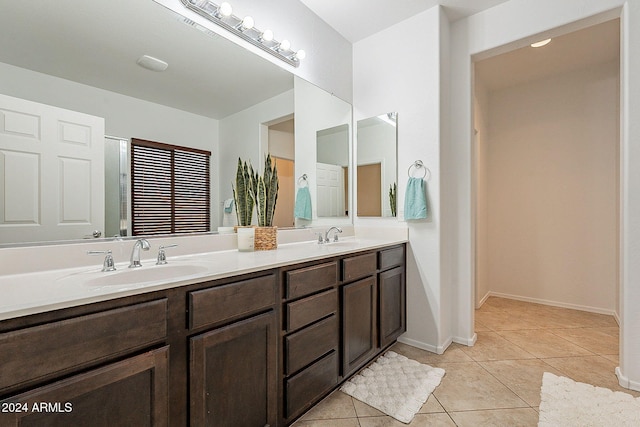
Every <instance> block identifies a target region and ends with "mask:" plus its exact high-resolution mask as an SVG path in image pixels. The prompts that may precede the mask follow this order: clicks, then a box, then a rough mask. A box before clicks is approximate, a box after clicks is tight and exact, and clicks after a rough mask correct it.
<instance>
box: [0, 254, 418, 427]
mask: <svg viewBox="0 0 640 427" xmlns="http://www.w3.org/2000/svg"><path fill="white" fill-rule="evenodd" d="M341 243H342V242H341ZM305 245H311V243H305ZM328 246H330V245H328ZM305 248H306V246H305ZM334 248H338V249H334ZM339 248H340V246H337V245H336V246H334V247H333V248H329V249H325V248H314V249H313V250H314V251H316V253H317V254H316V255H315V256H313V257H311V258H312V259H310V258H309V257H306V258H304V257H303V259H300V260H299V261H298V262H287V263H286V264H283V263H274V264H273V265H271V266H269V265H267V264H264V265H263V266H262V267H260V268H255V269H252V271H250V272H248V273H243V274H231V275H225V277H219V276H216V275H210V276H206V274H205V275H204V277H203V278H201V279H198V280H195V279H193V280H189V281H186V282H184V281H182V282H177V285H175V286H173V287H171V286H169V285H170V284H167V285H163V288H162V289H158V290H153V291H141V292H143V293H137V294H133V295H128V296H122V297H118V298H115V299H114V298H111V299H107V300H104V301H98V302H94V303H91V304H83V305H75V306H70V307H67V308H62V309H58V310H53V311H46V312H42V313H37V314H31V315H28V316H21V317H15V318H9V319H5V320H3V321H1V322H0V425H1V426H13V425H22V426H28V425H42V423H43V422H44V421H45V420H46V423H47V425H52V426H57V425H60V426H68V425H92V426H114V425H136V426H144V425H153V426H167V425H171V426H186V425H191V426H204V425H207V426H214V425H215V426H234V427H235V426H260V427H262V426H265V425H270V426H285V425H288V424H291V423H292V422H293V421H294V420H295V419H297V418H298V417H300V416H301V415H302V414H304V412H306V411H307V410H308V409H309V408H311V407H312V406H313V405H314V404H316V403H317V402H318V401H319V400H320V399H322V398H323V397H324V396H326V395H327V394H328V393H330V392H331V391H332V390H334V389H335V388H336V387H338V386H339V384H341V383H342V382H343V381H344V380H345V379H346V378H347V377H349V376H351V375H353V374H354V373H355V372H357V370H358V369H360V368H362V367H363V366H365V365H366V364H367V363H368V362H370V361H372V360H373V359H374V358H375V357H376V356H377V355H379V354H380V353H381V352H382V351H383V350H384V349H385V348H387V347H388V346H389V345H391V344H392V343H393V342H394V341H395V340H396V338H397V337H398V336H399V335H400V334H402V333H403V332H404V331H405V329H406V321H405V318H406V315H405V304H406V293H405V292H406V291H405V250H406V249H405V244H404V243H402V242H401V243H398V242H394V243H392V244H382V245H381V244H377V245H359V246H357V245H356V246H352V247H350V246H349V245H345V246H344V248H346V249H339ZM354 248H355V249H354ZM283 250H285V251H286V250H287V249H283ZM289 250H290V251H291V252H292V253H294V252H299V251H300V250H299V249H298V250H296V248H294V249H289ZM278 251H281V249H278ZM278 251H273V252H278ZM303 252H304V251H303ZM318 253H319V255H318ZM243 255H245V254H240V253H231V254H229V253H227V254H226V255H224V256H227V257H229V256H236V257H242V256H243ZM212 256H215V255H212ZM170 262H171V260H170ZM143 268H144V267H143ZM150 268H153V267H150ZM124 274H126V273H124Z"/></svg>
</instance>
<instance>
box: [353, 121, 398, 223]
mask: <svg viewBox="0 0 640 427" xmlns="http://www.w3.org/2000/svg"><path fill="white" fill-rule="evenodd" d="M397 125H398V115H397V113H395V112H392V113H386V114H382V115H380V116H376V117H370V118H367V119H364V120H359V121H358V124H357V128H358V129H357V136H358V138H357V144H358V150H357V153H358V154H357V156H358V159H357V200H358V209H357V215H358V216H359V217H395V216H396V207H397V202H396V200H397V198H396V196H397V176H398V170H397V136H398V128H397Z"/></svg>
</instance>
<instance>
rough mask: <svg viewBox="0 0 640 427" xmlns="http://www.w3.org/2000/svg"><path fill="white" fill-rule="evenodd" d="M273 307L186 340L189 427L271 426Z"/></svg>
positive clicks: (274, 381) (274, 418) (273, 401)
mask: <svg viewBox="0 0 640 427" xmlns="http://www.w3.org/2000/svg"><path fill="white" fill-rule="evenodd" d="M276 340H277V337H276V317H275V313H274V312H273V311H271V312H268V313H265V314H262V315H259V316H255V317H252V318H249V319H247V320H243V321H240V322H236V323H232V324H231V325H229V326H225V327H222V328H218V329H214V330H212V331H210V332H206V333H204V334H201V335H197V336H195V337H193V338H191V362H190V365H191V369H190V372H189V382H190V384H189V387H190V393H191V394H190V401H191V425H192V426H246V427H254V426H255V427H264V426H266V425H272V426H275V425H276V422H277V408H278V407H277V400H276V399H277V377H276V367H277V360H276V357H277V353H276V351H277V341H276Z"/></svg>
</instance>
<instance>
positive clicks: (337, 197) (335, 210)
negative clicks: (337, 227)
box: [316, 163, 345, 217]
mask: <svg viewBox="0 0 640 427" xmlns="http://www.w3.org/2000/svg"><path fill="white" fill-rule="evenodd" d="M316 172H317V181H318V183H317V187H318V208H317V211H318V216H319V217H342V216H345V208H344V196H345V194H344V192H345V190H344V170H343V169H342V167H341V166H336V165H331V164H328V163H317V164H316Z"/></svg>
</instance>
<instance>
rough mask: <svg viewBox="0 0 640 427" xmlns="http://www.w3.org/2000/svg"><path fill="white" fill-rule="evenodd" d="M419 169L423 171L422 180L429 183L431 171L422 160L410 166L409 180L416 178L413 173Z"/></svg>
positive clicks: (408, 171)
mask: <svg viewBox="0 0 640 427" xmlns="http://www.w3.org/2000/svg"><path fill="white" fill-rule="evenodd" d="M418 169H423V173H422V179H425V178H426V180H427V181H428V180H429V178H431V171H430V170H429V168H427V167H425V165H424V163H422V160H416V161H415V162H413V164H412V165H411V166H409V169H408V170H407V174H408V175H409V178H415V176H414V175H413V173H414V172H415V171H416V170H418ZM427 175H428V176H427Z"/></svg>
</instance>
